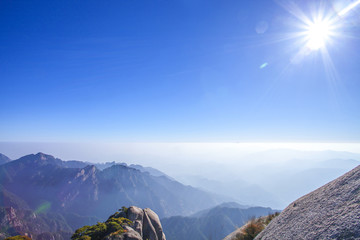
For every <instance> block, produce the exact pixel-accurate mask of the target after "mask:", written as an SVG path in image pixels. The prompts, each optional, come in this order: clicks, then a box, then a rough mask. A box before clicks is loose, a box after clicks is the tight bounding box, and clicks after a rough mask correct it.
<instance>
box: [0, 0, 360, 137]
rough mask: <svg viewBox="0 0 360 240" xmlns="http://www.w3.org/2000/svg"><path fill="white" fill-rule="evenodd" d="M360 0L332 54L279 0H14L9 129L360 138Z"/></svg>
mask: <svg viewBox="0 0 360 240" xmlns="http://www.w3.org/2000/svg"><path fill="white" fill-rule="evenodd" d="M287 2H289V1H287ZM326 2H327V4H324V3H325V1H323V2H321V1H294V3H295V6H297V7H298V9H301V11H303V13H304V14H305V15H307V16H309V18H310V17H311V14H314V12H317V11H318V10H319V9H320V10H321V11H322V10H323V11H324V12H325V13H327V14H330V15H334V14H336V9H337V8H339V9H340V10H341V9H343V8H345V7H346V6H348V5H349V4H351V3H352V2H355V1H326ZM321 3H323V4H321ZM320 5H321V7H319V6H320ZM339 5H340V6H339ZM359 8H360V7H357V8H354V9H352V10H351V11H350V12H349V13H347V14H346V16H343V17H342V18H341V19H339V20H338V21H339V22H341V24H340V27H339V28H337V29H336V31H337V34H336V36H334V37H333V38H332V40H331V41H329V42H328V43H327V45H326V49H327V51H328V53H329V56H330V57H331V61H332V65H331V66H330V67H329V65H328V64H326V63H324V55H323V54H322V51H321V50H317V51H311V52H309V53H307V54H306V55H304V56H303V57H301V58H300V59H298V58H296V57H295V56H297V54H298V53H299V52H300V50H301V49H302V48H303V47H304V46H303V43H302V39H301V38H296V37H293V38H291V39H288V40H283V39H284V36H295V35H296V33H298V32H300V31H303V30H301V28H300V27H299V26H300V24H299V23H300V21H299V19H297V18H296V16H294V15H292V14H291V13H290V12H289V9H288V8H287V7H286V6H283V5H282V4H281V2H279V1H277V2H275V1H269V0H244V1H239V0H222V1H220V0H218V1H215V0H206V1H205V0H174V1H161V0H157V1H155V0H148V1H140V0H131V1H130V0H116V1H115V0H112V1H111V0H110V1H93V0H88V1H10V0H4V1H1V3H0V11H1V14H0V28H1V32H2V34H1V35H0V51H1V54H0V81H1V88H0V99H1V101H0V117H1V118H0V141H35V142H36V141H63V142H67V141H95V140H96V141H122V142H132V141H140V142H152V141H154V142H177V141H180V142H238V141H239V142H264V141H265V142H266V141H273V142H287V141H289V142H297V141H302V142H313V141H314V142H359V141H360V120H359V119H360V94H359V93H360V80H359V79H360V68H359V62H360V55H359V54H358V53H359V52H360V39H359V37H360V19H359V17H358V16H359V15H360V12H359ZM328 60H329V59H328ZM328 62H329V61H328ZM335 73H336V74H335Z"/></svg>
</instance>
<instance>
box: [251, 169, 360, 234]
mask: <svg viewBox="0 0 360 240" xmlns="http://www.w3.org/2000/svg"><path fill="white" fill-rule="evenodd" d="M270 239H271V240H277V239H279V240H280V239H281V240H286V239H298V240H302V239H303V240H307V239H360V166H358V167H356V168H354V169H353V170H351V171H350V172H348V173H346V174H344V175H343V176H341V177H339V178H337V179H335V180H334V181H332V182H330V183H328V184H326V185H324V186H323V187H320V188H318V189H317V190H315V191H313V192H311V193H309V194H307V195H305V196H303V197H301V198H299V199H298V200H296V201H294V202H293V203H291V204H290V205H289V206H288V207H287V208H286V209H285V210H284V211H283V212H282V213H281V214H280V215H279V216H278V217H276V218H275V219H274V220H273V221H271V223H270V224H269V225H268V226H267V227H266V228H265V230H264V231H262V232H261V233H260V234H259V235H258V236H257V237H256V240H270Z"/></svg>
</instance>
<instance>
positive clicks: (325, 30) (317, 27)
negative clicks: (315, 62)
mask: <svg viewBox="0 0 360 240" xmlns="http://www.w3.org/2000/svg"><path fill="white" fill-rule="evenodd" d="M305 36H306V40H307V43H306V46H307V47H308V48H309V49H311V50H318V49H321V48H324V47H325V46H326V44H327V42H328V41H329V39H330V36H331V24H330V23H329V22H328V21H326V20H319V21H314V22H311V23H309V24H308V26H307V28H306V31H305Z"/></svg>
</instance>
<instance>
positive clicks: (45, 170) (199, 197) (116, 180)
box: [0, 153, 223, 231]
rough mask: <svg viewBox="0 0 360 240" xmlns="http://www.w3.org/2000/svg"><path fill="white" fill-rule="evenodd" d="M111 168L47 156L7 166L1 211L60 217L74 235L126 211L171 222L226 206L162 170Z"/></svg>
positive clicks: (2, 170)
mask: <svg viewBox="0 0 360 240" xmlns="http://www.w3.org/2000/svg"><path fill="white" fill-rule="evenodd" d="M108 165H109V166H108V167H107V168H104V169H103V170H100V169H98V168H97V167H96V166H94V165H87V164H86V163H84V162H79V161H69V162H67V161H62V160H60V159H58V158H55V157H53V156H51V155H46V154H44V153H38V154H30V155H27V156H24V157H21V158H19V159H17V160H13V161H6V163H4V164H2V165H0V194H1V197H0V204H1V205H0V207H2V208H3V209H4V211H9V210H8V209H15V211H22V210H31V211H32V212H33V213H34V214H37V215H36V216H38V215H39V214H49V213H56V214H60V215H61V216H62V218H63V219H64V220H65V223H66V225H68V226H69V227H70V229H72V230H74V229H76V228H78V227H81V226H83V225H85V224H93V223H95V222H96V221H99V220H104V219H105V218H107V217H108V216H109V215H110V214H111V213H113V212H114V211H116V210H117V209H119V208H120V207H122V206H132V205H136V206H139V207H141V208H147V207H149V208H151V209H154V211H156V212H157V213H158V215H159V216H160V217H169V216H174V215H189V214H192V213H195V212H197V211H199V210H202V209H206V208H210V207H212V206H215V205H217V204H219V203H221V202H222V201H223V200H222V199H221V197H219V196H217V195H215V194H211V193H208V192H205V191H201V190H198V189H196V188H193V187H191V186H185V185H183V184H181V183H179V182H177V181H175V180H173V179H171V178H169V177H167V176H166V175H165V174H164V175H163V174H161V172H160V171H155V170H153V169H148V168H142V167H141V166H135V167H137V168H138V169H141V170H142V171H140V170H138V169H135V168H132V167H129V166H126V165H124V164H108ZM150 170H151V173H149V171H150ZM152 174H154V175H157V176H154V175H152ZM4 224H5V223H4ZM23 225H24V226H25V225H26V224H23ZM30 225H31V224H30ZM28 228H31V227H28ZM20 229H21V228H20ZM46 229H47V230H49V229H50V230H54V229H51V228H46ZM55 230H56V231H58V230H59V229H55ZM63 230H68V228H64V229H63Z"/></svg>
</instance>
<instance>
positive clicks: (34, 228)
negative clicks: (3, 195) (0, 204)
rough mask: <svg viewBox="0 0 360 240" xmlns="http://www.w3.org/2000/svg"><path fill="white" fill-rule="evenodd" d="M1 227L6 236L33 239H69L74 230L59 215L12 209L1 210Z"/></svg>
mask: <svg viewBox="0 0 360 240" xmlns="http://www.w3.org/2000/svg"><path fill="white" fill-rule="evenodd" d="M0 226H1V233H2V234H3V235H4V236H15V235H28V236H30V237H31V238H32V239H69V238H70V236H71V234H72V229H71V228H70V227H69V226H68V225H67V223H66V221H65V219H64V218H63V217H62V216H61V215H59V214H37V213H34V212H33V211H30V210H19V209H14V208H12V207H10V208H0ZM0 239H2V238H1V237H0Z"/></svg>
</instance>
